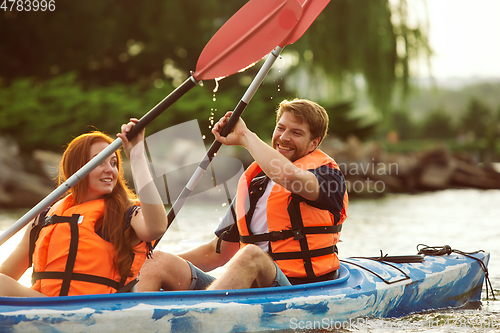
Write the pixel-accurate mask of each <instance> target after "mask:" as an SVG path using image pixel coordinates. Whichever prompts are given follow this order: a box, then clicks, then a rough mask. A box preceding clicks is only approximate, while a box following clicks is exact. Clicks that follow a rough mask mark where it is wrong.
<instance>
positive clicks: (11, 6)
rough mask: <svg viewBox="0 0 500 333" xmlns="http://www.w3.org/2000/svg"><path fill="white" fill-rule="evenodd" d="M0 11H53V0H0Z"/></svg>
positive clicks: (54, 6)
mask: <svg viewBox="0 0 500 333" xmlns="http://www.w3.org/2000/svg"><path fill="white" fill-rule="evenodd" d="M0 3H1V4H2V5H1V6H0V11H3V12H46V11H50V12H53V11H55V10H56V1H55V0H0Z"/></svg>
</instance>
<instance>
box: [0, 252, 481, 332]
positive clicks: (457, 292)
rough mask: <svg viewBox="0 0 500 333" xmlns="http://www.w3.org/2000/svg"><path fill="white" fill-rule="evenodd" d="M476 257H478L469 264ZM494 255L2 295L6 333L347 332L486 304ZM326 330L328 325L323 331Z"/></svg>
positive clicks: (0, 325) (1, 326)
mask: <svg viewBox="0 0 500 333" xmlns="http://www.w3.org/2000/svg"><path fill="white" fill-rule="evenodd" d="M471 257H474V258H476V259H474V258H471ZM479 261H482V262H483V263H484V265H485V267H486V266H487V264H488V261H489V253H485V252H478V253H475V254H473V255H470V256H465V255H462V254H457V253H452V254H449V255H443V256H425V258H424V260H423V261H422V262H418V263H392V262H391V263H389V262H384V261H377V260H372V259H367V258H349V259H345V260H342V262H341V266H340V271H339V273H340V275H339V277H338V278H337V279H336V280H333V281H326V282H318V283H311V284H307V285H297V286H290V287H277V288H256V289H248V290H223V291H184V292H150V293H125V294H111V295H86V296H66V297H52V298H14V297H0V331H1V332H182V333H185V332H258V331H270V330H280V329H282V330H285V329H300V328H307V327H308V325H311V324H313V323H314V325H316V324H318V325H322V326H321V327H323V328H333V327H340V326H342V325H344V326H345V324H346V323H352V321H353V320H356V319H358V320H359V318H388V317H401V316H405V315H408V314H411V313H415V312H422V311H427V310H434V309H442V308H453V307H462V306H466V305H468V304H470V303H472V304H478V303H479V302H480V301H481V290H482V284H483V280H484V277H485V271H484V268H485V267H482V265H481V263H480V262H479ZM325 325H326V326H328V327H325Z"/></svg>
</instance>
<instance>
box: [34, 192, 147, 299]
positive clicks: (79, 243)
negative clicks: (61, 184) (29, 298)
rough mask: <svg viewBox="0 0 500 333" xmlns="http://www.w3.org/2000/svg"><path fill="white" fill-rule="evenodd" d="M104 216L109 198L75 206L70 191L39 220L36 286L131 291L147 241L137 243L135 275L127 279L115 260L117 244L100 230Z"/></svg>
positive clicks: (47, 290)
mask: <svg viewBox="0 0 500 333" xmlns="http://www.w3.org/2000/svg"><path fill="white" fill-rule="evenodd" d="M103 215H104V199H98V200H93V201H88V202H85V203H83V204H80V205H75V202H74V199H73V196H72V195H68V196H67V197H65V198H64V199H62V200H61V201H59V202H57V203H56V204H55V205H54V206H53V207H52V208H51V209H50V210H49V211H48V213H47V214H46V217H45V219H44V220H42V221H38V222H39V223H38V224H37V225H36V226H34V227H33V229H32V231H31V237H30V238H31V239H30V265H31V259H33V275H32V283H33V286H32V287H31V288H32V289H34V290H37V291H39V292H41V293H43V294H45V295H47V296H66V295H84V294H109V293H114V292H117V291H118V292H122V291H129V290H130V289H131V288H132V287H133V286H134V285H135V283H137V280H136V278H137V275H138V273H139V270H140V268H141V267H142V264H143V263H144V261H145V259H146V256H147V252H148V249H147V245H146V243H145V242H141V243H140V244H138V245H137V246H136V247H134V253H133V256H134V260H133V263H132V267H131V269H132V272H133V274H134V275H133V276H132V277H129V278H127V279H122V278H121V276H120V275H119V273H118V271H117V270H116V269H115V265H114V262H113V258H114V256H115V249H114V248H113V245H112V244H111V243H109V242H107V241H106V240H104V239H103V238H102V237H101V236H99V235H98V234H97V233H96V231H95V224H96V222H97V221H98V220H99V218H101V217H102V216H103ZM39 219H40V218H39ZM31 254H33V258H31Z"/></svg>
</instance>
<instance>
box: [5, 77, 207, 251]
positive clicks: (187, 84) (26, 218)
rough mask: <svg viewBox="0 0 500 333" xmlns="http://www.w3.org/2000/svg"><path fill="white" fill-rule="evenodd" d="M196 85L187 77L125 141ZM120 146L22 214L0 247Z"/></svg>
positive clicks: (118, 142) (116, 143)
mask: <svg viewBox="0 0 500 333" xmlns="http://www.w3.org/2000/svg"><path fill="white" fill-rule="evenodd" d="M196 84H197V82H196V80H195V79H194V78H193V77H192V76H191V77H189V78H188V79H187V80H186V81H184V82H183V83H182V84H181V85H180V86H179V87H177V89H175V90H174V91H172V92H171V93H170V94H169V95H168V96H167V97H165V98H164V99H163V100H162V101H161V102H160V103H158V104H157V105H156V106H155V107H154V108H152V109H151V110H150V111H149V112H148V113H146V114H145V115H144V116H143V117H142V118H141V119H140V120H139V122H138V123H137V124H135V125H134V126H133V127H132V130H131V131H130V132H129V133H127V139H132V138H133V137H135V136H136V135H137V134H138V133H139V132H140V131H141V130H142V129H144V128H145V127H146V126H147V125H148V124H150V123H151V122H152V121H153V120H154V119H155V118H156V117H158V116H159V115H160V114H161V113H162V112H164V111H165V110H166V109H168V108H169V107H170V106H171V105H172V104H174V103H175V102H176V101H177V100H178V99H179V98H180V97H181V96H183V95H184V94H185V93H187V92H188V91H189V90H190V89H191V88H193V87H194V86H196ZM121 146H122V139H120V138H118V139H116V140H114V141H113V142H112V143H111V144H110V145H109V146H108V147H106V148H105V149H104V150H103V151H101V152H100V153H99V154H97V155H96V156H95V157H94V158H93V159H91V160H90V161H89V162H88V163H87V164H85V165H84V166H83V167H81V168H80V169H79V170H78V171H77V172H75V173H74V174H73V175H72V176H71V177H69V178H68V179H67V180H66V181H65V182H64V183H62V184H61V185H59V186H58V187H57V188H56V189H55V190H54V191H52V192H51V193H50V194H49V195H47V196H46V197H45V198H44V199H43V200H42V201H40V202H39V203H38V204H37V205H36V206H34V207H33V208H32V209H31V210H29V211H28V212H27V213H26V214H24V215H23V216H22V217H21V218H20V219H19V220H17V221H16V222H15V223H14V224H13V225H12V226H11V227H10V228H9V229H7V230H6V231H5V232H3V233H2V234H1V235H0V245H2V244H3V243H5V241H7V240H8V239H9V238H10V237H12V236H13V235H14V234H16V233H17V232H18V231H19V230H21V229H22V228H23V227H24V226H25V225H26V224H28V223H29V222H30V221H31V220H33V219H34V218H35V217H37V216H38V215H39V214H40V213H41V212H43V211H44V210H45V209H46V208H47V207H49V206H50V205H52V204H53V203H54V202H55V201H56V200H57V199H59V198H60V197H61V196H62V195H64V194H65V193H66V192H67V191H68V190H69V189H70V188H72V187H73V186H75V185H76V184H77V183H78V182H79V181H80V180H81V179H83V178H84V177H85V176H87V175H88V174H89V173H90V172H91V171H92V170H94V169H95V168H96V167H97V166H98V165H99V164H100V163H101V162H103V161H104V160H105V159H106V158H108V157H109V156H111V155H112V154H113V153H114V152H115V151H117V150H118V149H120V147H121Z"/></svg>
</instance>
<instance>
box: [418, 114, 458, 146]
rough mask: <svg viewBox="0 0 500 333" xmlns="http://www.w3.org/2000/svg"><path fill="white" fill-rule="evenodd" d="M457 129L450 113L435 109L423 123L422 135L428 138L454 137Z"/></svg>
mask: <svg viewBox="0 0 500 333" xmlns="http://www.w3.org/2000/svg"><path fill="white" fill-rule="evenodd" d="M456 134H457V131H456V128H455V126H454V124H453V118H452V117H451V115H450V113H449V112H447V111H446V110H444V109H435V110H432V111H431V112H429V113H428V114H427V116H426V117H425V119H424V120H423V124H422V137H424V138H426V139H452V138H454V137H455V136H456Z"/></svg>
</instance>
